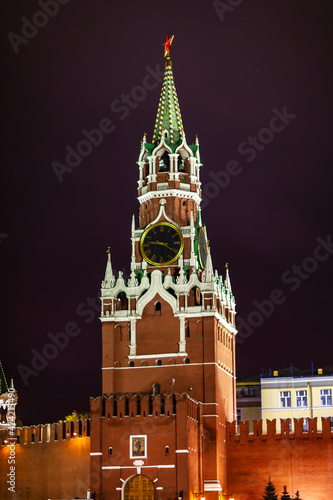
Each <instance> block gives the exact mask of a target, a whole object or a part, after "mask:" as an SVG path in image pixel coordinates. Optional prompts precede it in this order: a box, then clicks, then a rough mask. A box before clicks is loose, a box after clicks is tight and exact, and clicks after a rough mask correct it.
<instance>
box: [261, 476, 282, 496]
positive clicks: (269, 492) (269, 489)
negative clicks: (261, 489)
mask: <svg viewBox="0 0 333 500" xmlns="http://www.w3.org/2000/svg"><path fill="white" fill-rule="evenodd" d="M262 498H263V500H279V499H278V496H277V493H276V490H275V486H274V484H273V483H272V481H271V478H269V480H268V484H267V486H266V488H265V493H264V496H263V497H262Z"/></svg>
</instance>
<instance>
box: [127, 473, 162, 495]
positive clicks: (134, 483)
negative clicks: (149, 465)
mask: <svg viewBox="0 0 333 500" xmlns="http://www.w3.org/2000/svg"><path fill="white" fill-rule="evenodd" d="M154 499H155V485H154V482H153V481H152V480H151V479H150V478H149V477H147V476H143V475H142V474H137V475H136V476H133V477H131V478H130V479H129V480H128V481H127V482H126V484H125V488H124V500H154Z"/></svg>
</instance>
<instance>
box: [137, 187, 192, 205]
mask: <svg viewBox="0 0 333 500" xmlns="http://www.w3.org/2000/svg"><path fill="white" fill-rule="evenodd" d="M169 196H173V197H174V198H189V199H191V200H194V201H195V202H196V203H197V204H198V205H200V203H201V198H200V196H199V195H198V193H194V192H193V191H183V190H182V189H166V190H165V191H148V192H147V193H145V194H142V195H141V196H138V201H139V203H140V204H141V203H145V202H146V201H149V200H151V199H153V198H166V197H169Z"/></svg>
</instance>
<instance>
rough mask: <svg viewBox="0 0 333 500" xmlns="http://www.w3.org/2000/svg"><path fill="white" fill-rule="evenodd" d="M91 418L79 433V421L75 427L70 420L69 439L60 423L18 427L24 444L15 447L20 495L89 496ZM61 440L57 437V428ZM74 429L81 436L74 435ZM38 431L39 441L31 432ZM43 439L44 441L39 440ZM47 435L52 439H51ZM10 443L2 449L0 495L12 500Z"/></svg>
mask: <svg viewBox="0 0 333 500" xmlns="http://www.w3.org/2000/svg"><path fill="white" fill-rule="evenodd" d="M86 426H87V422H86V421H85V430H84V431H83V428H82V431H83V432H82V437H79V432H78V431H79V428H78V422H75V423H74V426H73V429H72V430H71V428H70V425H68V424H66V439H62V426H61V425H60V424H52V425H50V426H48V425H38V426H31V427H22V428H20V429H17V434H18V435H19V436H20V444H19V445H16V447H15V473H16V474H15V476H16V477H15V483H16V484H15V487H16V488H15V490H16V493H17V495H18V496H17V498H20V499H22V500H23V499H24V500H45V499H53V498H57V499H61V498H75V497H77V498H86V495H87V489H88V488H89V462H90V438H89V437H87V427H86ZM56 428H57V430H58V440H54V437H55V436H54V433H55V429H56ZM71 431H74V432H76V433H77V436H73V437H71ZM32 434H35V442H32V439H31V435H32ZM40 439H41V442H40V441H39V440H40ZM47 439H50V441H49V442H48V441H47ZM9 452H10V448H9V446H2V447H1V449H0V478H1V479H0V498H1V500H12V498H13V497H12V495H11V493H10V492H9V491H8V485H7V484H6V481H7V479H6V475H7V474H8V473H9V467H10V465H9V464H8V455H9Z"/></svg>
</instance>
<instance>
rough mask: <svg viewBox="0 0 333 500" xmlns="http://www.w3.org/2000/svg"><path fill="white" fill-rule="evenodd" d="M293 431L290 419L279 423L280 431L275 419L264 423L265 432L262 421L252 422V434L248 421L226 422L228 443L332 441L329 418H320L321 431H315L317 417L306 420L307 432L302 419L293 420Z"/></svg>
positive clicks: (332, 431)
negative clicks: (288, 440)
mask: <svg viewBox="0 0 333 500" xmlns="http://www.w3.org/2000/svg"><path fill="white" fill-rule="evenodd" d="M293 420H294V431H291V430H290V424H289V421H290V419H289V418H288V419H285V420H282V419H281V421H280V425H281V430H279V429H278V428H277V421H276V419H274V420H272V421H270V420H267V421H266V425H267V431H266V432H264V430H263V421H262V420H258V421H256V420H253V432H249V425H250V422H249V420H246V421H245V422H238V424H237V422H236V421H233V422H227V439H228V441H229V442H231V441H232V442H235V443H241V442H248V441H255V440H261V441H268V440H270V439H274V441H276V440H279V439H326V440H327V439H328V440H330V439H333V429H332V428H331V419H330V418H324V417H322V418H321V421H322V430H321V431H319V430H318V429H317V417H315V418H313V419H312V420H311V419H308V431H306V432H305V431H304V430H303V418H300V419H296V418H294V419H293Z"/></svg>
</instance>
